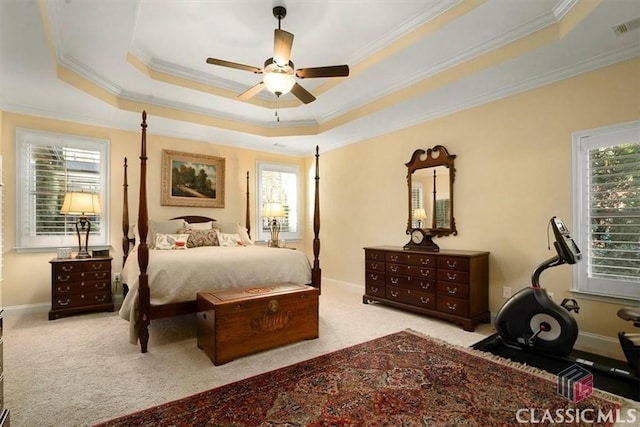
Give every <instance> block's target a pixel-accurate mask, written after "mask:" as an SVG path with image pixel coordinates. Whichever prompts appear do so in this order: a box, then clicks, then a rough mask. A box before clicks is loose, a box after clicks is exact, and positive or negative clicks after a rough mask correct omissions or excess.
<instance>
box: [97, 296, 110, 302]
mask: <svg viewBox="0 0 640 427" xmlns="http://www.w3.org/2000/svg"><path fill="white" fill-rule="evenodd" d="M95 300H96V301H97V302H105V301H106V300H107V296H106V295H96V296H95Z"/></svg>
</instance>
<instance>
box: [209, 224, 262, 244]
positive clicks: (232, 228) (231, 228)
mask: <svg viewBox="0 0 640 427" xmlns="http://www.w3.org/2000/svg"><path fill="white" fill-rule="evenodd" d="M213 227H214V228H217V229H218V230H220V231H221V232H223V233H228V234H238V235H239V236H240V239H241V240H242V245H243V246H251V245H253V240H251V238H249V233H247V229H246V227H245V226H243V225H240V223H238V222H227V221H216V222H215V223H214V225H213Z"/></svg>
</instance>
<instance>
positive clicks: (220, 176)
mask: <svg viewBox="0 0 640 427" xmlns="http://www.w3.org/2000/svg"><path fill="white" fill-rule="evenodd" d="M224 178H225V159H224V157H216V156H209V155H206V154H195V153H185V152H182V151H173V150H162V178H161V191H160V194H161V196H160V204H161V205H163V206H191V207H202V208H224V188H225V179H224Z"/></svg>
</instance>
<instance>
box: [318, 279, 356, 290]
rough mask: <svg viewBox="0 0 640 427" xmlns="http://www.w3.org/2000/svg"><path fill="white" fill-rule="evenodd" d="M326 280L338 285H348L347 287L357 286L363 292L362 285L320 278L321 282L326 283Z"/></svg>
mask: <svg viewBox="0 0 640 427" xmlns="http://www.w3.org/2000/svg"><path fill="white" fill-rule="evenodd" d="M327 282H331V283H335V284H337V285H340V286H349V287H352V288H358V289H360V290H362V291H363V292H364V286H362V285H358V284H356V283H351V282H343V281H342V280H336V279H331V278H327V277H323V278H322V283H323V284H326V283H327Z"/></svg>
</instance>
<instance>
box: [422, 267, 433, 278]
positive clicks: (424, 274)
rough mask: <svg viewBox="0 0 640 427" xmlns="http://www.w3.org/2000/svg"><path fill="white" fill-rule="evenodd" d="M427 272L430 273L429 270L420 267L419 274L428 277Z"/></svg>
mask: <svg viewBox="0 0 640 427" xmlns="http://www.w3.org/2000/svg"><path fill="white" fill-rule="evenodd" d="M429 274H431V270H424V269H420V275H421V276H422V277H429Z"/></svg>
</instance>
